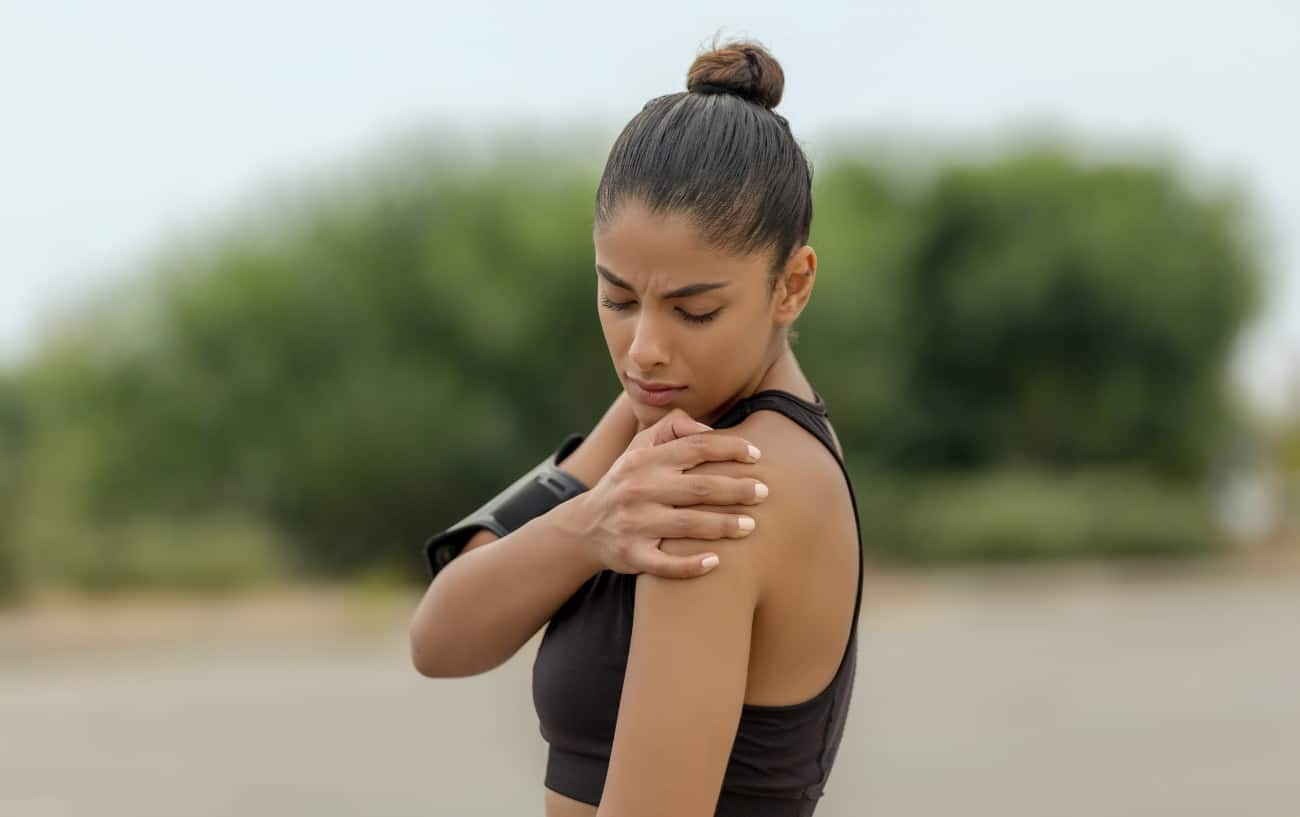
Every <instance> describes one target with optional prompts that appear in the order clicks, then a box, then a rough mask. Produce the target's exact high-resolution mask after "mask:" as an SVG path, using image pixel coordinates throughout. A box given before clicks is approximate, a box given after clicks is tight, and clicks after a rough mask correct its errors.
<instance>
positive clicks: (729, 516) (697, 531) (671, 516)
mask: <svg viewBox="0 0 1300 817" xmlns="http://www.w3.org/2000/svg"><path fill="white" fill-rule="evenodd" d="M756 525H757V523H756V522H755V521H754V517H752V516H750V515H749V514H737V513H726V512H724V511H696V510H692V509H690V508H664V509H663V511H662V512H661V513H659V514H656V515H655V516H654V517H653V521H652V522H651V523H650V524H649V525H647V526H646V529H645V530H643V531H641V532H640V533H641V534H642V535H643V536H654V537H657V538H660V539H740V538H743V537H745V536H748V535H749V534H750V533H752V532H753V531H754V528H755V526H756Z"/></svg>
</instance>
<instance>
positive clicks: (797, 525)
mask: <svg viewBox="0 0 1300 817" xmlns="http://www.w3.org/2000/svg"><path fill="white" fill-rule="evenodd" d="M708 433H710V434H727V435H732V436H736V437H741V438H743V439H745V440H746V441H748V442H750V443H752V444H753V445H755V446H757V447H758V449H759V450H760V451H761V452H762V454H761V456H760V458H759V461H758V462H756V463H744V462H737V461H722V462H704V463H700V464H699V465H697V466H695V467H694V468H691V469H689V470H688V471H686V472H685V473H689V474H721V475H724V476H731V477H740V478H747V479H757V480H759V481H761V482H763V483H764V484H765V485H767V487H768V490H769V493H768V496H767V498H766V499H765V500H763V501H762V502H759V503H757V504H752V505H750V504H740V505H696V506H694V507H695V508H696V509H701V510H715V511H723V512H726V513H738V514H748V515H749V516H752V517H753V518H754V520H755V528H754V532H753V533H751V534H749V535H748V536H744V537H741V538H739V539H726V540H719V539H713V540H708V539H665V540H664V541H663V543H662V544H661V545H660V547H661V549H662V550H663V551H664V552H665V553H673V554H680V555H692V554H695V553H701V552H704V551H710V552H716V553H717V554H718V556H719V558H720V559H721V560H722V561H723V562H726V561H728V560H730V561H731V562H732V563H733V565H735V563H736V562H737V560H739V561H740V562H741V563H742V564H743V565H744V566H745V569H746V570H747V571H752V572H753V574H754V576H753V578H754V580H755V581H756V582H757V583H758V585H759V592H760V593H761V590H762V587H763V586H766V585H767V584H768V581H769V579H770V577H772V576H779V575H780V572H781V570H782V569H783V567H784V566H788V564H789V560H790V559H791V558H794V557H795V556H796V554H795V552H794V551H795V549H796V548H798V547H799V546H800V545H801V544H803V543H806V542H807V541H808V539H809V537H810V536H812V535H814V534H816V532H817V531H818V530H819V528H818V525H819V524H820V520H821V518H822V515H821V514H820V513H819V508H821V507H823V506H824V503H825V499H826V497H827V496H834V495H835V494H834V492H835V491H837V490H839V485H838V483H839V482H841V481H842V477H841V475H840V471H839V466H838V464H837V463H836V462H835V458H834V456H833V455H832V454H831V453H830V452H829V451H828V450H827V449H826V447H825V446H824V445H822V443H821V442H820V441H819V440H818V439H817V438H816V437H814V436H813V435H812V434H810V433H809V432H808V431H807V429H805V428H803V427H801V426H799V425H798V424H797V423H795V422H794V421H793V420H791V419H790V418H789V417H786V416H785V415H783V414H781V413H780V412H776V411H756V412H754V413H753V414H750V415H749V416H748V417H746V418H745V419H744V420H743V421H741V422H740V423H738V424H736V425H734V426H730V427H727V428H719V429H715V430H714V431H711V432H708ZM695 581H698V579H696V580H695Z"/></svg>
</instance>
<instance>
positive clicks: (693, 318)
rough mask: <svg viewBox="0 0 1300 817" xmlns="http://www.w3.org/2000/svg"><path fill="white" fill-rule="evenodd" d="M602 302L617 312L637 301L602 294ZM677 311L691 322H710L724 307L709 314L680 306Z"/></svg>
mask: <svg viewBox="0 0 1300 817" xmlns="http://www.w3.org/2000/svg"><path fill="white" fill-rule="evenodd" d="M600 303H601V305H602V306H604V307H606V308H607V309H613V310H615V311H616V312H621V311H623V310H624V309H627V308H628V307H629V306H631V305H632V304H633V303H635V302H634V301H625V302H623V303H619V302H617V301H611V300H610V299H609V298H607V297H606V296H604V295H601V296H600ZM677 311H678V312H681V313H682V317H683V318H685V319H686V320H687V321H688V322H690V323H708V322H709V321H711V320H713V319H714V318H715V317H717V315H718V313H719V312H721V311H722V307H718V308H717V309H715V310H713V311H712V312H710V313H708V314H707V315H692V314H691V313H690V312H687V311H685V310H683V309H681V308H680V307H678V309H677Z"/></svg>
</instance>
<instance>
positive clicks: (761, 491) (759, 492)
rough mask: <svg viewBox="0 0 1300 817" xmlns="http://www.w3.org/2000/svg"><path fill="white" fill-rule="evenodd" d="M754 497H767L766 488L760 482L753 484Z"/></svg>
mask: <svg viewBox="0 0 1300 817" xmlns="http://www.w3.org/2000/svg"><path fill="white" fill-rule="evenodd" d="M754 496H756V497H758V498H759V499H763V498H764V497H766V496H767V486H766V485H764V484H763V483H761V482H755V483H754Z"/></svg>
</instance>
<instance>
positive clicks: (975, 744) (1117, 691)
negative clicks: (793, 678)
mask: <svg viewBox="0 0 1300 817" xmlns="http://www.w3.org/2000/svg"><path fill="white" fill-rule="evenodd" d="M414 603H415V599H414V597H412V596H409V595H400V596H396V597H388V598H387V599H385V598H383V597H377V598H373V599H370V600H367V599H366V598H365V597H358V596H356V595H354V594H347V593H342V594H340V593H338V592H319V591H313V592H308V593H297V594H283V593H281V594H277V595H274V596H266V597H259V598H257V599H252V600H248V599H246V600H242V601H231V602H201V601H195V600H189V601H185V600H182V601H177V602H166V601H160V602H149V603H143V602H132V603H128V604H116V605H113V606H95V607H90V608H75V609H71V610H69V609H64V608H57V609H55V608H51V609H50V610H44V611H41V612H35V613H32V612H28V613H23V614H14V613H10V614H6V615H0V815H6V817H10V816H12V817H46V815H59V816H60V817H61V816H62V815H96V816H97V817H112V816H113V815H131V817H144V816H145V815H167V816H168V817H172V816H173V815H177V814H185V815H195V817H208V815H211V816H212V817H216V816H217V815H221V817H229V815H234V814H240V815H276V817H282V816H284V815H311V816H312V817H334V816H335V815H340V816H341V815H367V816H368V815H390V816H391V817H400V816H401V815H457V817H475V815H482V816H483V817H516V816H518V817H523V816H524V815H540V814H541V811H542V809H541V803H542V798H541V782H540V781H541V777H542V772H543V764H544V752H545V744H544V743H543V742H542V740H541V737H540V735H539V734H538V732H537V721H536V717H535V715H534V713H533V710H532V702H531V697H530V691H529V670H530V668H531V664H532V656H533V654H534V652H535V650H536V644H537V641H536V640H534V641H533V642H531V643H530V644H529V645H528V646H527V647H525V648H524V649H523V650H522V651H521V652H520V654H519V655H517V656H515V658H514V659H512V660H511V661H510V662H509V663H507V664H506V665H505V666H503V667H501V668H499V669H498V670H496V671H494V672H492V673H489V674H487V675H483V676H480V677H478V678H472V679H458V680H430V679H425V678H421V677H420V676H419V675H418V674H416V673H415V672H414V671H413V670H412V669H411V668H410V666H409V663H408V660H407V644H406V629H405V626H406V616H407V615H408V614H409V611H410V610H411V609H412V608H413V605H414ZM861 627H862V636H861V639H862V652H861V655H860V663H859V669H858V687H857V689H856V691H855V699H854V705H853V709H852V712H851V718H850V722H849V725H848V730H847V733H846V736H845V742H844V744H843V748H842V749H841V752H840V758H839V762H838V765H837V767H836V769H835V771H834V773H833V774H832V777H831V782H830V785H829V786H828V788H827V793H826V796H825V798H824V800H823V801H822V805H821V806H820V807H819V809H818V817H856V816H857V815H866V816H870V815H888V816H889V817H899V816H903V817H931V816H932V815H933V816H934V817H939V816H940V815H944V816H945V817H947V816H949V815H960V817H980V815H990V816H991V817H992V816H993V815H996V817H1022V816H1023V817H1074V816H1075V815H1077V816H1078V817H1200V816H1201V815H1206V816H1208V815H1215V817H1218V816H1219V815H1224V816H1225V817H1295V815H1300V570H1298V569H1295V568H1294V567H1292V568H1279V569H1268V570H1260V569H1237V568H1234V569H1232V570H1230V571H1227V572H1225V571H1223V570H1221V569H1213V570H1199V569H1197V570H1190V571H1189V570H1186V569H1178V568H1174V569H1171V568H1166V567H1159V566H1154V567H1147V568H1133V567H1119V566H1115V565H1111V566H1105V565H1102V566H1091V567H1083V568H1073V569H1069V570H1065V571H1062V570H1059V569H1050V570H1043V569H1039V570H1006V569H996V570H984V571H973V572H972V571H957V572H952V571H945V572H942V573H931V574H898V573H879V574H873V575H871V576H870V579H869V584H868V588H867V596H866V597H865V598H864V607H863V618H862V621H861Z"/></svg>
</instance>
